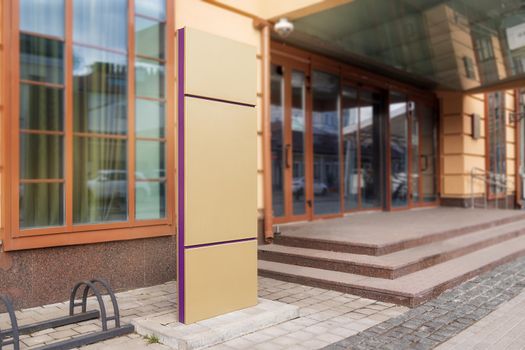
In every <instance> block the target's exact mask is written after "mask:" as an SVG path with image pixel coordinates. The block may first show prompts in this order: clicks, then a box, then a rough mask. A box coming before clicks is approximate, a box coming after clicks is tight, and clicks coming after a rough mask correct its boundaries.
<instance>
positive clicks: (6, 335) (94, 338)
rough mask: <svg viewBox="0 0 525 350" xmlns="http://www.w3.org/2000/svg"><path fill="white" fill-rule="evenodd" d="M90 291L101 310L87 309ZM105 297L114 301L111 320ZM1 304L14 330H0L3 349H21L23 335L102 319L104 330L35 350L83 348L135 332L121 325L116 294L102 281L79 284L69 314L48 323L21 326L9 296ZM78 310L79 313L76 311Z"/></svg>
mask: <svg viewBox="0 0 525 350" xmlns="http://www.w3.org/2000/svg"><path fill="white" fill-rule="evenodd" d="M101 288H102V290H103V292H105V293H104V294H102V293H101V290H100V289H101ZM79 292H80V293H81V298H78V297H77V294H79ZM90 292H91V293H92V294H93V295H94V296H95V298H96V300H97V302H98V307H99V309H98V310H87V302H88V297H89V296H90ZM103 295H109V297H110V299H111V304H112V307H113V315H111V316H109V317H108V315H107V309H106V305H105V304H104V299H103ZM0 302H1V303H3V304H4V306H5V308H6V310H7V313H8V315H9V319H10V322H11V329H7V330H2V329H0V350H2V349H4V348H5V347H6V346H8V345H12V347H13V350H20V335H24V334H31V333H35V332H38V331H42V330H44V329H49V328H57V327H62V326H66V325H68V324H74V323H80V322H84V321H89V320H95V319H99V318H100V322H101V324H102V330H101V331H98V332H91V333H88V334H85V335H80V336H77V337H73V338H71V339H67V340H63V341H59V342H56V343H52V344H48V345H44V346H41V347H38V348H36V349H35V350H67V349H72V348H76V347H79V346H83V345H88V344H93V343H98V342H100V341H103V340H107V339H111V338H115V337H119V336H122V335H125V334H129V333H133V332H134V331H135V327H134V326H133V325H131V324H127V325H121V324H120V312H119V307H118V303H117V298H116V297H115V293H113V290H112V289H111V287H110V286H109V284H108V283H107V282H106V281H104V280H100V279H93V280H89V281H82V282H79V283H77V284H76V285H75V286H74V287H73V290H72V291H71V297H70V298H69V315H68V316H64V317H59V318H54V319H51V320H47V321H42V322H37V323H32V324H28V325H24V326H18V322H17V320H16V315H15V312H14V308H13V304H12V303H11V300H10V299H9V298H8V297H6V296H3V295H0ZM79 308H80V312H75V311H76V310H77V309H79ZM111 321H113V325H112V326H110V325H108V322H111Z"/></svg>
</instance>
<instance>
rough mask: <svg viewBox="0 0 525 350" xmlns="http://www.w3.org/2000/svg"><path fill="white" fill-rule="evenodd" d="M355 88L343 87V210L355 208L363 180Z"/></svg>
mask: <svg viewBox="0 0 525 350" xmlns="http://www.w3.org/2000/svg"><path fill="white" fill-rule="evenodd" d="M358 103H359V102H358V100H357V89H355V88H353V87H344V88H343V100H342V118H343V166H344V181H343V185H344V201H345V210H352V209H356V208H357V207H358V205H359V186H360V184H361V183H362V182H363V181H364V180H363V179H360V177H359V164H358V159H359V157H358V144H359V139H358V131H359V130H358V129H359V104H358Z"/></svg>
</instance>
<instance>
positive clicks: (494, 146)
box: [487, 91, 507, 194]
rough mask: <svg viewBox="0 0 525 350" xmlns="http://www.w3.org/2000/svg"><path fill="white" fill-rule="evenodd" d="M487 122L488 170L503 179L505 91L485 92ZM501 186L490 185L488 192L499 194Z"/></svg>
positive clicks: (505, 146) (505, 171)
mask: <svg viewBox="0 0 525 350" xmlns="http://www.w3.org/2000/svg"><path fill="white" fill-rule="evenodd" d="M487 99H488V108H487V111H488V113H487V114H488V118H487V119H488V123H487V136H488V140H487V145H488V164H489V167H488V168H489V171H490V173H491V174H492V176H493V177H494V178H495V179H496V180H499V181H501V180H503V179H504V178H505V176H506V173H507V170H506V158H507V152H506V149H507V144H506V138H505V133H506V121H505V115H506V113H505V92H504V91H498V92H492V93H489V94H487ZM501 191H502V188H501V187H499V186H496V185H491V186H490V188H489V194H499V193H500V192H501Z"/></svg>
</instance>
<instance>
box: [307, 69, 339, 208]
mask: <svg viewBox="0 0 525 350" xmlns="http://www.w3.org/2000/svg"><path fill="white" fill-rule="evenodd" d="M312 85H313V89H312V99H313V108H312V109H313V110H312V123H313V143H314V146H313V147H314V185H313V187H314V213H315V214H316V215H323V214H335V213H339V212H340V211H341V197H340V192H339V191H340V188H339V187H340V186H339V106H338V103H339V77H337V76H334V75H331V74H328V73H324V72H319V71H314V72H313V76H312Z"/></svg>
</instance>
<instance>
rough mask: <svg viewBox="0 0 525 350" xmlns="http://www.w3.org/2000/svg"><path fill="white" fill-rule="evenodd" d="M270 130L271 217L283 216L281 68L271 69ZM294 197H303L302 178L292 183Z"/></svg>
mask: <svg viewBox="0 0 525 350" xmlns="http://www.w3.org/2000/svg"><path fill="white" fill-rule="evenodd" d="M270 91H271V102H270V103H271V106H270V113H271V129H272V146H271V147H272V209H273V216H275V217H279V216H283V215H284V157H283V151H284V140H283V138H284V108H283V104H284V101H283V99H284V97H283V93H284V92H283V68H282V67H281V66H275V65H272V68H271V89H270ZM292 187H293V189H292V190H293V193H294V195H304V193H305V191H304V178H303V179H298V180H295V181H294V182H293V185H292Z"/></svg>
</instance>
